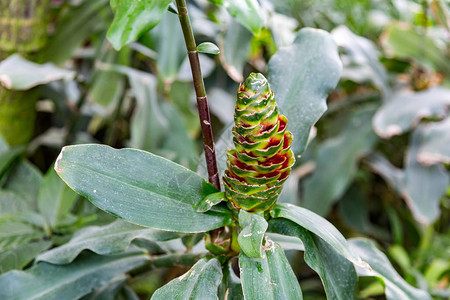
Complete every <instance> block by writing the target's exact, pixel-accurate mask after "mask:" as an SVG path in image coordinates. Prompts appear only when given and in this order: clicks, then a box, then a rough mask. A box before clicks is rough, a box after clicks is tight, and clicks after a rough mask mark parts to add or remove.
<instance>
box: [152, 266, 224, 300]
mask: <svg viewBox="0 0 450 300" xmlns="http://www.w3.org/2000/svg"><path fill="white" fill-rule="evenodd" d="M221 281H222V269H221V268H220V263H219V261H218V260H217V259H216V258H213V259H211V260H209V261H206V259H202V260H200V261H198V262H197V263H196V264H195V265H194V266H193V267H192V269H191V270H189V272H187V273H186V274H184V275H182V276H181V277H178V278H175V279H174V280H172V281H171V282H169V283H168V284H166V285H165V286H163V287H161V288H159V289H158V290H157V291H156V292H155V293H154V294H153V296H152V300H159V299H161V300H168V299H177V300H183V299H186V300H189V299H205V300H208V299H214V300H215V299H217V289H218V288H219V284H220V282H221Z"/></svg>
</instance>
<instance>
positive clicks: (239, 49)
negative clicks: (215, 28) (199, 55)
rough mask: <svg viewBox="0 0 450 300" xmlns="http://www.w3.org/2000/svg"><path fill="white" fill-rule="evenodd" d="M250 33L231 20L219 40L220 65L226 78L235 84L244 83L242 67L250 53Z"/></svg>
mask: <svg viewBox="0 0 450 300" xmlns="http://www.w3.org/2000/svg"><path fill="white" fill-rule="evenodd" d="M251 41H252V33H251V32H250V31H248V30H247V28H245V27H244V26H242V25H240V24H239V23H238V22H236V21H234V20H231V21H230V23H229V24H228V28H227V30H226V31H225V34H224V35H223V37H222V38H221V51H220V57H221V63H222V66H223V68H224V70H225V72H227V74H228V76H230V77H231V79H233V80H234V81H236V82H242V81H244V76H243V74H242V73H243V72H244V66H245V63H246V61H247V58H248V56H249V52H250V46H251Z"/></svg>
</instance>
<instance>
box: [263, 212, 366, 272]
mask: <svg viewBox="0 0 450 300" xmlns="http://www.w3.org/2000/svg"><path fill="white" fill-rule="evenodd" d="M270 213H271V215H272V217H274V218H285V219H288V220H291V221H292V222H294V223H296V224H298V225H300V226H302V227H303V228H305V229H306V230H309V231H311V232H312V233H314V234H316V235H318V236H319V237H321V238H322V239H323V240H324V241H325V242H327V243H328V244H329V245H330V246H331V247H333V248H334V249H335V250H336V251H337V252H339V253H340V254H341V255H342V256H344V257H345V258H347V259H348V260H349V261H351V262H353V263H354V264H357V265H360V266H362V267H368V265H367V263H365V262H364V261H362V260H361V258H359V256H358V255H357V254H355V253H354V251H353V250H352V249H351V248H350V246H349V244H348V243H347V240H346V239H345V238H344V236H343V235H342V234H341V233H340V232H339V231H338V230H337V229H336V227H334V226H333V224H331V223H330V222H328V221H327V220H326V219H324V218H322V217H321V216H319V215H317V214H315V213H313V212H312V211H309V210H307V209H304V208H302V207H298V206H295V205H292V204H277V205H276V206H275V208H274V209H273V210H272V211H271V212H270Z"/></svg>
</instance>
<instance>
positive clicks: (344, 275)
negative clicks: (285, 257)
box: [269, 219, 356, 300]
mask: <svg viewBox="0 0 450 300" xmlns="http://www.w3.org/2000/svg"><path fill="white" fill-rule="evenodd" d="M269 230H270V231H272V232H276V233H280V234H284V235H288V236H295V237H298V238H300V239H301V240H302V242H303V245H304V246H305V261H306V263H307V264H308V266H310V267H311V268H312V269H313V270H314V271H316V272H317V274H319V276H320V279H322V283H323V286H324V288H325V292H326V294H327V299H339V300H346V299H352V298H353V293H354V290H355V285H356V271H355V267H354V266H353V264H352V263H351V262H350V261H348V260H347V259H345V258H344V257H343V256H342V255H340V254H339V253H338V252H337V251H336V250H335V249H334V248H333V247H331V246H330V245H329V244H327V243H326V242H324V240H322V239H321V238H320V237H318V236H317V235H315V234H313V233H311V232H309V231H307V230H306V229H304V228H302V227H301V226H299V225H297V224H295V223H294V222H292V221H289V220H286V219H274V220H272V221H270V222H269Z"/></svg>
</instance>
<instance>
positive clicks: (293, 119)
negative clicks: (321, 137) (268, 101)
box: [267, 28, 342, 155]
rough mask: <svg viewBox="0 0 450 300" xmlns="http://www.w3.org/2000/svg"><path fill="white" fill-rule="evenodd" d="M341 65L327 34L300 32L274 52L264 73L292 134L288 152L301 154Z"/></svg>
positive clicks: (321, 32)
mask: <svg viewBox="0 0 450 300" xmlns="http://www.w3.org/2000/svg"><path fill="white" fill-rule="evenodd" d="M341 70H342V63H341V61H340V59H339V55H338V49H337V46H336V44H335V43H334V41H333V39H332V38H331V35H330V34H329V33H327V32H326V31H323V30H320V29H312V28H303V29H301V30H300V31H299V32H298V34H297V37H296V39H295V41H294V43H293V44H292V45H291V46H288V47H284V48H281V49H280V50H278V51H277V52H276V53H275V54H274V55H273V56H272V58H271V59H270V61H269V69H268V71H267V73H268V77H269V83H270V86H271V87H272V89H273V91H274V95H275V99H276V100H277V103H278V106H279V107H280V111H281V113H282V114H284V115H285V116H286V117H287V119H288V120H289V124H288V130H289V131H291V132H292V134H293V135H294V140H293V142H292V150H293V151H294V153H295V155H299V154H302V153H303V152H304V151H305V149H306V146H307V142H308V137H309V133H310V130H311V128H312V126H313V125H314V124H315V123H316V122H317V120H318V119H319V118H320V117H321V116H322V114H323V113H324V112H325V110H326V109H327V105H326V98H327V97H328V94H329V93H330V92H331V91H332V90H333V89H334V88H335V87H336V84H337V83H338V81H339V77H340V75H341Z"/></svg>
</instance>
